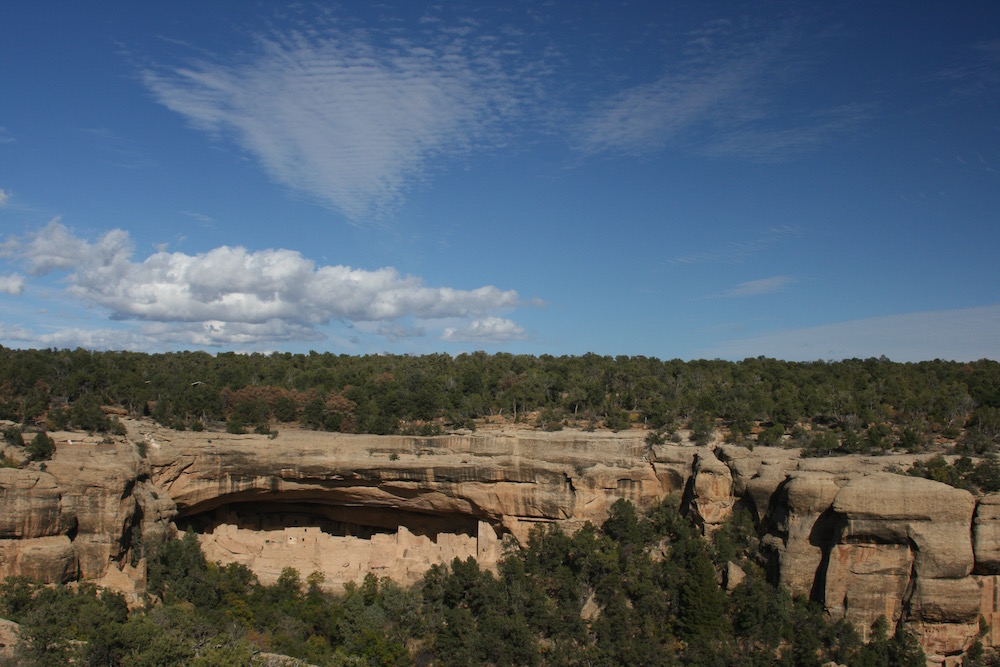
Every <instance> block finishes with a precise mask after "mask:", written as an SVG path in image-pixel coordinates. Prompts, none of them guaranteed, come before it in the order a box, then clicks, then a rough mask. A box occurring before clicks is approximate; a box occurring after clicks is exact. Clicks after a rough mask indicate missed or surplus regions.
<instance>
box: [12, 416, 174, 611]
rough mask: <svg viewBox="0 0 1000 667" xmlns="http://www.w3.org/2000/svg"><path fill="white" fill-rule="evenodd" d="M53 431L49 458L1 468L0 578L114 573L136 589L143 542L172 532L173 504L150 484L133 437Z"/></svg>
mask: <svg viewBox="0 0 1000 667" xmlns="http://www.w3.org/2000/svg"><path fill="white" fill-rule="evenodd" d="M52 435H53V436H54V438H55V439H56V445H57V447H56V454H55V456H54V457H53V458H52V460H51V461H46V462H45V463H44V464H37V463H33V464H30V466H28V467H26V468H21V469H9V468H8V469H0V579H2V578H4V577H7V576H10V575H13V574H19V575H24V576H28V577H31V578H32V579H36V580H39V581H42V582H45V583H63V582H67V581H71V580H74V579H77V578H86V579H93V580H98V581H104V580H105V579H106V578H110V579H111V580H112V581H117V582H118V583H119V585H117V586H115V588H116V589H119V590H122V591H123V592H125V593H137V592H138V591H139V590H141V587H142V579H143V577H142V576H141V572H143V571H144V568H141V567H138V565H139V564H140V562H141V558H142V544H143V543H144V542H146V543H147V544H149V543H155V542H156V541H157V540H162V539H163V538H164V537H166V535H168V534H169V531H171V530H172V529H171V528H170V525H169V522H170V520H171V519H172V518H173V515H174V513H175V510H174V505H173V502H172V501H171V500H170V497H169V496H168V495H166V494H162V495H159V494H158V492H157V491H156V489H155V488H154V487H153V485H152V483H151V482H150V481H149V479H148V473H146V472H144V470H143V468H144V465H143V464H142V462H141V460H140V458H139V456H138V455H137V454H136V451H135V447H134V446H133V445H132V444H131V443H128V442H126V441H124V440H122V439H119V440H118V441H115V442H110V443H106V442H103V441H102V440H101V439H99V438H96V437H88V436H81V434H77V433H73V434H65V433H53V434H52ZM160 493H162V492H160Z"/></svg>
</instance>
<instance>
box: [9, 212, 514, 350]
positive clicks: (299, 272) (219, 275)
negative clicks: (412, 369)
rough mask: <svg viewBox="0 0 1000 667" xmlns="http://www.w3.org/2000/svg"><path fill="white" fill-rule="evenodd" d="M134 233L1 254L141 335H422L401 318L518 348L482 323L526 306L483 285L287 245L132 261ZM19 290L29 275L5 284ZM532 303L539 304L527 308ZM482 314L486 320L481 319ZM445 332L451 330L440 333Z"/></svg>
mask: <svg viewBox="0 0 1000 667" xmlns="http://www.w3.org/2000/svg"><path fill="white" fill-rule="evenodd" d="M133 255H134V248H133V244H132V242H131V239H130V237H129V234H128V233H127V232H124V231H122V230H118V229H116V230H112V231H109V232H107V233H105V234H103V235H102V236H101V237H100V238H98V239H97V240H96V241H93V242H91V241H88V240H86V239H83V238H80V237H78V236H76V235H75V234H73V233H72V232H71V231H70V230H69V229H68V228H67V227H66V226H65V225H63V224H62V223H61V222H60V221H59V220H58V219H57V220H53V221H52V222H50V223H49V224H48V225H47V226H46V227H45V228H43V229H41V230H40V231H38V232H36V233H34V234H31V235H29V236H28V237H24V238H13V239H8V240H6V241H5V242H4V243H3V244H2V245H0V256H4V257H7V258H14V259H15V261H19V262H23V263H24V264H25V265H26V266H27V270H28V273H29V274H30V275H32V276H36V277H39V276H44V275H47V274H52V273H57V274H60V275H62V276H63V280H64V282H65V283H66V285H67V287H66V293H67V294H68V295H69V296H71V297H73V298H74V299H76V300H78V301H80V302H82V303H84V304H88V305H91V306H96V307H99V308H102V309H105V310H107V311H108V313H109V316H110V317H111V319H113V320H119V321H137V322H141V323H145V324H144V325H143V328H142V333H143V335H146V336H149V337H152V338H154V339H156V340H174V341H175V343H185V344H196V345H241V346H252V345H254V344H264V343H273V342H276V341H277V342H286V341H291V340H317V339H319V338H322V337H323V334H322V332H321V331H320V329H321V327H323V326H324V325H326V324H328V323H330V322H331V321H340V322H344V323H347V324H354V323H373V324H375V325H377V327H373V329H374V330H375V332H376V333H381V334H382V335H386V336H388V337H390V338H393V337H400V336H404V335H414V333H415V332H416V331H420V332H421V333H422V332H423V330H422V329H421V330H417V329H415V328H413V327H407V326H406V325H405V324H400V322H401V321H406V320H411V319H420V320H422V321H425V322H426V321H433V320H441V321H451V320H454V319H458V320H460V321H463V322H467V323H468V324H467V326H468V327H469V328H470V330H472V331H479V332H480V338H479V339H480V340H487V339H489V336H490V332H491V331H492V332H493V333H494V334H495V338H494V340H509V339H510V338H509V336H510V331H511V330H512V327H516V325H514V324H513V323H512V322H510V321H509V320H503V322H505V323H509V324H507V325H506V327H501V326H498V325H495V324H494V325H492V326H483V325H481V324H479V323H480V322H483V321H485V322H487V323H491V322H493V318H496V317H497V315H496V313H499V312H504V311H507V310H510V309H513V308H515V307H517V306H520V305H523V304H522V301H521V299H520V297H519V296H518V294H517V292H515V291H513V290H501V289H499V288H497V287H494V286H492V285H486V286H483V287H479V288H476V289H471V290H462V289H455V288H451V287H429V286H426V285H424V284H423V281H422V280H421V279H420V278H419V277H416V276H404V275H400V274H399V273H398V272H397V271H396V270H395V269H393V268H381V269H376V270H364V269H355V268H351V267H348V266H342V265H320V266H317V265H316V264H315V263H314V262H313V261H311V260H309V259H307V258H305V257H303V256H302V255H301V254H300V253H298V252H296V251H292V250H285V249H269V250H260V251H249V250H247V249H246V248H242V247H229V246H222V247H219V248H214V249H212V250H210V251H208V252H205V253H200V254H195V255H191V254H185V253H180V252H174V253H168V252H165V251H159V252H155V253H153V254H151V255H149V256H148V257H145V258H144V259H141V260H138V261H136V260H135V259H133ZM8 278H9V280H7V282H6V283H0V285H6V291H7V292H9V293H19V292H20V291H21V290H23V288H24V280H23V278H18V277H17V276H16V275H15V276H11V277H8ZM529 303H530V302H529ZM484 318H485V319H484ZM439 326H444V325H443V324H442V325H439Z"/></svg>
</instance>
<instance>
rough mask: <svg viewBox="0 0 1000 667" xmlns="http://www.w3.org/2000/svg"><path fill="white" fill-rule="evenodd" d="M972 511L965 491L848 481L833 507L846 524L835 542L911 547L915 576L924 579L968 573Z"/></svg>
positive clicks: (926, 483)
mask: <svg viewBox="0 0 1000 667" xmlns="http://www.w3.org/2000/svg"><path fill="white" fill-rule="evenodd" d="M974 510H975V499H974V498H973V497H972V494H971V493H969V492H968V491H965V490H964V489H956V488H953V487H950V486H948V485H947V484H942V483H940V482H935V481H932V480H929V479H923V478H921V477H908V476H904V475H894V474H890V473H878V474H874V475H864V476H860V477H852V478H850V480H849V481H848V482H847V483H846V484H845V486H844V487H843V488H842V489H841V490H840V492H839V493H838V494H837V497H836V499H835V500H834V503H833V511H834V512H836V513H837V514H839V515H841V516H842V517H843V518H844V520H845V522H844V527H843V533H842V535H841V536H840V539H839V541H840V542H843V543H847V542H850V543H859V542H860V543H863V542H871V543H876V544H899V545H908V544H912V545H913V546H914V552H915V553H914V557H915V563H914V564H915V567H916V570H917V574H918V575H919V576H921V577H924V578H927V579H960V578H963V577H966V576H968V575H969V573H970V572H971V571H972V565H973V552H972V535H971V526H972V514H973V511H974Z"/></svg>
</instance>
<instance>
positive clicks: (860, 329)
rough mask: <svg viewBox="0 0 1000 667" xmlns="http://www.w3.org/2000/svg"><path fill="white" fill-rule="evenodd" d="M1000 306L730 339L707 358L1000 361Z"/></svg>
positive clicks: (887, 318)
mask: <svg viewBox="0 0 1000 667" xmlns="http://www.w3.org/2000/svg"><path fill="white" fill-rule="evenodd" d="M998 331H1000V305H993V306H984V307H981V308H965V309H958V310H941V311H930V312H921V313H907V314H903V315H889V316H885V317H875V318H870V319H864V320H855V321H851V322H838V323H834V324H827V325H822V326H816V327H809V328H804V329H792V330H787V331H776V332H772V333H767V334H762V335H759V336H755V337H752V338H745V339H741V340H731V341H728V342H725V343H722V344H720V345H717V346H715V347H713V348H710V349H708V350H705V351H704V352H703V353H702V354H701V356H702V357H705V358H716V357H718V358H724V359H743V358H746V357H756V356H760V355H763V356H767V357H775V358H778V359H786V360H791V361H814V360H817V359H848V358H854V357H857V358H864V359H866V358H869V357H878V356H881V355H883V354H885V355H886V356H888V357H889V358H891V359H892V360H893V361H901V362H903V361H921V360H928V359H949V360H955V361H974V360H977V359H1000V337H998V336H997V332H998Z"/></svg>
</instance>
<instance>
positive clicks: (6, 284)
mask: <svg viewBox="0 0 1000 667" xmlns="http://www.w3.org/2000/svg"><path fill="white" fill-rule="evenodd" d="M23 291H24V276H22V275H20V274H18V273H11V274H8V275H6V276H0V293H2V294H11V295H14V296H17V295H18V294H20V293H21V292H23Z"/></svg>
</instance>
